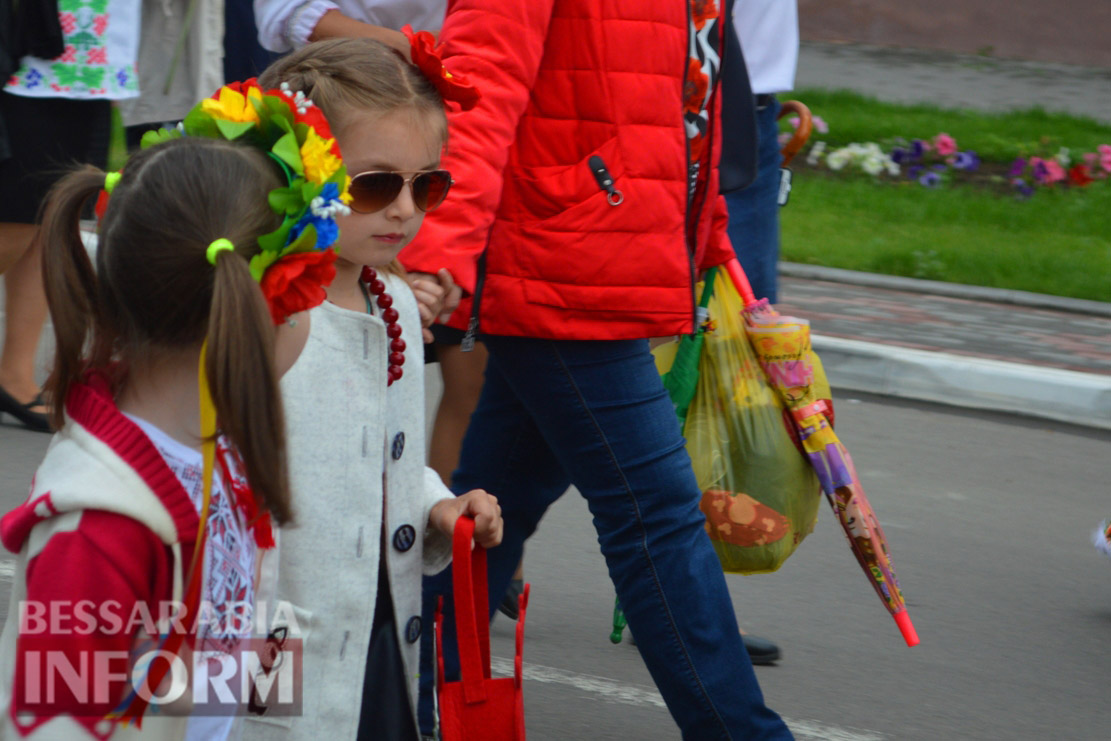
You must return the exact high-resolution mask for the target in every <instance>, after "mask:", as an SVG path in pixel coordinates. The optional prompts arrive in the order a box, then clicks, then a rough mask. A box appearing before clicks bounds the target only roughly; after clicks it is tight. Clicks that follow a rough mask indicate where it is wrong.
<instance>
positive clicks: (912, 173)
mask: <svg viewBox="0 0 1111 741" xmlns="http://www.w3.org/2000/svg"><path fill="white" fill-rule="evenodd" d="M920 172H922V165H911V166H910V169H908V170H907V177H908V178H910V179H911V180H913V179H915V178H917V177H918V174H919V173H920Z"/></svg>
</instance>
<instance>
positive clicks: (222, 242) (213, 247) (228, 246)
mask: <svg viewBox="0 0 1111 741" xmlns="http://www.w3.org/2000/svg"><path fill="white" fill-rule="evenodd" d="M224 250H232V251H234V250H235V245H234V244H232V243H231V240H230V239H227V238H226V237H220V238H219V239H217V240H214V241H213V242H212V244H210V245H208V249H207V250H205V253H204V254H205V257H207V258H208V261H209V262H210V263H212V264H213V265H215V264H216V255H217V253H220V252H223V251H224Z"/></svg>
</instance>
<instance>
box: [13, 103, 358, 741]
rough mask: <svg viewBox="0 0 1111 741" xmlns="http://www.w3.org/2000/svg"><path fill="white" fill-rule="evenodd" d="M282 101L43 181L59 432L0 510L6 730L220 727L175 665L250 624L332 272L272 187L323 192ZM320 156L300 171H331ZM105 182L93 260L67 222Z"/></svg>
mask: <svg viewBox="0 0 1111 741" xmlns="http://www.w3.org/2000/svg"><path fill="white" fill-rule="evenodd" d="M241 97H242V96H241ZM275 101H276V102H275ZM284 101H285V98H282V97H280V96H278V97H276V98H275V99H274V100H272V101H270V102H271V103H272V105H271V106H270V107H269V108H267V109H266V111H265V115H263V116H261V117H260V115H258V114H257V113H256V114H255V115H254V116H253V118H252V117H251V116H249V115H248V116H246V118H248V119H250V120H246V121H240V124H241V125H240V126H239V127H237V130H238V131H239V132H240V134H242V135H241V136H240V137H238V141H237V142H230V141H227V140H226V137H225V136H223V134H222V133H221V131H220V130H219V128H218V127H217V126H216V125H215V124H214V123H213V121H212V117H211V115H209V114H208V113H206V111H207V110H210V109H212V108H213V107H214V106H215V108H217V109H219V108H220V105H221V104H220V102H219V101H205V102H204V103H202V104H200V105H198V106H197V107H196V108H195V109H194V111H193V112H192V113H191V114H190V117H189V118H188V119H187V120H186V123H185V125H184V126H183V127H181V129H179V130H176V131H172V132H161V133H157V134H152V135H150V137H149V140H148V141H146V142H145V145H146V146H145V148H144V149H143V151H141V152H139V153H137V154H136V155H134V156H133V157H132V158H131V159H130V160H129V161H128V163H127V165H126V166H125V167H124V169H123V171H122V173H107V174H105V173H104V172H102V171H100V170H99V169H97V168H94V167H90V166H87V167H85V168H83V169H80V170H78V171H76V172H73V173H72V174H70V175H68V176H66V177H65V178H64V179H62V180H61V181H60V182H59V183H58V185H57V186H56V187H55V188H54V190H53V192H52V193H51V195H50V198H49V201H48V206H47V208H46V212H45V217H44V227H43V228H44V238H43V245H44V248H45V251H46V252H45V255H44V274H45V283H46V293H47V298H48V301H49V304H50V311H51V315H52V317H53V322H54V332H55V337H56V341H57V355H56V359H55V363H54V368H53V372H52V374H51V376H50V379H49V381H48V384H47V389H48V392H49V395H50V399H51V401H52V415H53V424H54V426H55V428H56V429H57V433H56V435H55V438H54V440H53V442H52V443H51V446H50V448H49V449H48V451H47V454H46V457H45V459H44V460H43V462H42V463H41V465H40V466H39V468H38V470H37V472H36V474H35V477H34V479H33V482H32V484H31V491H30V494H29V496H28V498H27V500H26V502H24V504H22V505H21V506H20V507H18V508H16V509H15V510H13V511H11V512H9V513H8V514H7V515H5V516H4V517H3V519H2V520H0V539H2V542H3V545H4V547H5V548H7V549H8V550H9V551H12V552H13V553H15V554H17V561H16V565H17V566H16V573H15V577H14V579H13V587H12V593H11V606H10V608H9V611H8V620H7V622H6V624H5V626H4V630H3V634H2V636H0V708H2V712H3V717H0V737H3V738H8V739H17V738H36V739H38V738H49V739H67V740H68V739H80V738H96V739H108V738H111V739H123V738H131V737H143V738H159V739H162V738H165V739H182V738H187V739H206V740H208V739H223V738H227V737H228V735H229V733H231V730H232V724H233V722H234V720H235V718H234V715H235V713H236V710H237V708H235V707H230V708H229V707H227V706H218V705H216V704H213V703H216V702H217V699H216V698H214V697H213V696H212V695H209V697H208V701H209V704H203V703H202V702H201V701H200V700H198V699H197V697H196V696H194V695H193V693H192V690H193V689H194V685H193V682H192V681H191V679H193V678H195V673H196V670H197V667H198V666H199V665H200V663H199V662H205V668H206V669H207V671H208V672H210V673H212V672H213V671H214V669H219V668H221V666H222V665H224V664H227V662H229V661H232V657H233V653H234V651H235V649H236V648H237V646H238V645H239V643H240V641H241V640H242V639H243V638H245V637H246V636H249V635H250V634H251V632H252V609H253V608H252V606H253V603H254V597H255V590H256V581H257V557H258V552H259V551H261V550H263V549H267V548H270V547H272V546H273V543H274V540H273V532H272V529H271V528H272V525H273V526H277V525H282V524H285V523H288V522H290V521H291V520H292V517H293V511H292V508H291V505H290V491H289V481H288V472H287V469H288V465H287V452H286V440H285V424H284V416H283V411H282V401H281V394H280V386H279V379H280V377H281V375H282V373H284V372H285V370H286V369H288V368H289V367H290V366H291V365H292V364H293V362H294V360H295V359H296V357H297V355H298V354H299V352H300V350H301V347H302V345H303V344H304V341H305V337H306V335H307V333H308V329H309V327H308V316H307V310H308V309H310V308H312V306H313V305H315V304H316V303H319V302H320V301H321V300H323V298H324V291H323V287H322V286H323V285H324V284H326V283H327V282H328V280H330V278H331V277H332V275H333V274H334V271H333V270H332V269H331V264H332V262H333V261H334V259H335V257H334V252H333V251H332V250H331V249H329V248H330V247H331V243H330V242H327V241H326V240H325V239H324V238H320V239H318V238H317V237H318V235H321V237H323V235H326V234H327V233H328V229H327V224H326V222H327V219H325V218H321V217H318V216H316V215H315V214H314V213H313V212H312V208H311V204H309V203H300V202H298V201H297V199H296V198H292V197H290V196H289V195H288V193H289V191H291V190H296V191H297V192H298V193H301V194H308V195H309V196H310V198H311V197H315V195H319V194H320V193H321V192H323V190H324V186H323V185H320V184H317V183H310V182H308V181H307V180H306V179H305V177H304V176H303V175H304V173H305V171H306V167H305V166H304V163H303V162H302V159H301V155H302V152H304V151H307V150H305V149H304V142H305V141H316V140H314V139H313V137H314V136H316V134H315V131H310V130H311V129H312V124H311V122H310V123H309V124H303V123H302V122H301V121H299V120H298V113H297V111H296V107H295V106H294V105H293V104H292V102H289V103H288V106H287V107H286V108H282V107H281V105H282V104H284ZM240 102H242V100H241V101H240ZM243 112H244V109H243V106H242V105H241V106H240V113H241V114H242V113H243ZM241 118H244V117H243V116H241ZM248 128H250V129H252V131H251V132H250V133H248V132H247V131H246V129H248ZM325 133H326V132H325ZM287 134H289V136H290V137H291V139H282V140H283V141H285V142H286V144H287V146H285V147H284V148H282V152H283V156H284V161H282V162H281V163H279V162H278V160H277V159H276V158H275V157H274V156H272V155H273V152H272V149H273V146H274V145H275V144H276V142H277V140H278V139H279V138H282V137H285V136H286V135H287ZM316 139H319V140H321V141H323V139H321V137H316ZM306 156H307V155H306ZM328 165H329V168H330V169H326V170H325V171H319V170H318V171H317V172H315V173H314V176H318V177H319V178H320V180H321V181H323V180H324V179H328V178H331V179H332V181H333V182H340V183H343V182H344V178H345V176H344V175H343V171H342V163H341V162H340V161H339V160H338V158H336V159H335V161H334V162H332V161H330V162H329V163H328ZM291 174H293V176H292V177H291ZM333 188H335V186H334V185H333ZM108 193H110V195H106V194H108ZM275 193H285V194H286V198H285V199H284V201H283V202H282V204H280V207H275V206H273V204H274V201H275ZM98 194H99V195H100V196H101V203H100V206H102V207H103V208H101V207H100V206H98V211H99V212H100V216H101V218H100V223H99V227H98V233H97V247H96V258H95V260H96V265H95V269H94V266H93V263H92V262H91V261H90V258H89V256H88V254H87V252H86V250H85V248H84V246H83V244H82V241H81V239H80V236H79V232H78V219H79V217H80V214H81V213H82V210H83V208H84V207H85V205H86V204H88V203H90V202H91V201H92V200H93V199H96V198H97V197H98ZM336 195H337V197H336V199H335V203H339V197H340V196H341V195H342V194H341V193H339V192H337V193H336ZM105 201H106V202H105ZM310 224H311V225H312V226H309V225H310ZM332 231H333V232H334V227H333V229H332ZM47 654H50V655H52V656H53V657H54V658H53V659H52V661H54V664H53V665H52V664H50V663H49V661H47V662H44V656H47ZM214 664H215V666H214ZM59 665H64V666H63V671H61V673H59V671H57V670H55V671H52V670H51V667H52V666H54V668H55V669H57V666H59ZM67 667H68V669H66V668H67ZM67 671H68V673H67ZM63 677H64V679H63Z"/></svg>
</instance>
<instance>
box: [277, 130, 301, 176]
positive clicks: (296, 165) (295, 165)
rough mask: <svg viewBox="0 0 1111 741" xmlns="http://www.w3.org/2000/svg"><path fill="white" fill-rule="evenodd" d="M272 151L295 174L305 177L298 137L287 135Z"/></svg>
mask: <svg viewBox="0 0 1111 741" xmlns="http://www.w3.org/2000/svg"><path fill="white" fill-rule="evenodd" d="M270 151H272V152H273V153H274V154H276V155H277V156H279V157H281V158H282V161H284V162H285V163H286V164H287V165H289V166H290V168H291V169H292V170H293V171H294V172H295V173H297V174H298V175H300V176H301V177H304V176H305V166H304V164H302V162H301V147H300V146H298V144H297V137H296V136H294V135H293V134H286V135H285V136H283V137H282V138H281V139H278V141H277V142H276V143H275V144H274V146H273V147H272V148H271V150H270Z"/></svg>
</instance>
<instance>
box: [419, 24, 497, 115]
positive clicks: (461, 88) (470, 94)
mask: <svg viewBox="0 0 1111 741" xmlns="http://www.w3.org/2000/svg"><path fill="white" fill-rule="evenodd" d="M401 32H402V33H403V34H405V38H407V39H409V47H410V48H409V55H410V56H411V57H412V59H413V64H414V65H415V66H416V68H417V69H419V70H420V71H421V72H422V73H423V74H424V76H425V77H427V78H428V81H429V82H431V83H432V85H433V87H435V88H436V90H438V91H439V93H440V97H441V98H443V99H444V100H445V101H451V102H453V103H458V104H459V107H460V108H461V109H463V110H464V111H466V110H470V109H471V108H473V107H474V105H475V103H477V102H478V99H479V98H481V97H482V93H480V92H479V91H478V88H476V87H475V86H474V85H472V84H471V83H470V82H469V81H468V80H467V78H466V77H464V76H463V75H456V74H452V73H451V72H449V71H448V70H447V68H446V67H445V66H444V60H443V59H442V58H441V57H440V51H439V50H438V49H437V48H436V38H435V37H434V36H433V35H432V34H431V33H429V32H428V31H421V32H419V33H413V27H412V26H409V25H406V26H405V27H404V28H402V29H401Z"/></svg>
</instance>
